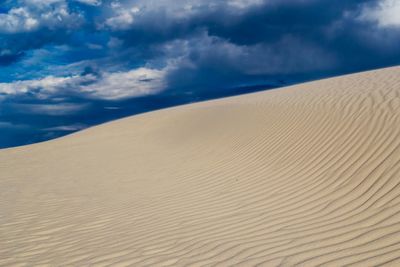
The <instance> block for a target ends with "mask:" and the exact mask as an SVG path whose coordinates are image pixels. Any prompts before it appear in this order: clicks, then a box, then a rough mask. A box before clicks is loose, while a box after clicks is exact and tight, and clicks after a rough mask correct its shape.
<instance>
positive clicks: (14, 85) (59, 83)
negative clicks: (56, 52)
mask: <svg viewBox="0 0 400 267" xmlns="http://www.w3.org/2000/svg"><path fill="white" fill-rule="evenodd" d="M165 76H166V69H163V70H157V69H150V68H138V69H134V70H131V71H127V72H115V73H107V72H106V73H102V75H101V76H99V77H98V76H95V75H93V74H87V75H84V76H80V75H74V76H67V77H54V76H47V77H45V78H42V79H37V80H24V81H15V82H11V83H0V95H3V97H6V96H12V95H21V94H28V93H31V94H33V95H34V96H35V97H36V98H39V99H46V98H49V97H52V96H56V95H59V94H60V93H61V94H62V93H72V94H75V93H77V94H83V95H85V96H87V97H92V98H99V99H110V100H111V99H122V98H128V97H136V96H142V95H148V94H153V93H156V92H159V91H161V90H163V89H165V88H166V79H165Z"/></svg>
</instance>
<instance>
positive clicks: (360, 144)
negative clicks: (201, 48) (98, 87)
mask: <svg viewBox="0 0 400 267" xmlns="http://www.w3.org/2000/svg"><path fill="white" fill-rule="evenodd" d="M399 161H400V67H392V68H387V69H381V70H377V71H369V72H363V73H359V74H353V75H347V76H342V77H336V78H331V79H326V80H321V81H315V82H310V83H305V84H301V85H296V86H291V87H287V88H283V89H278V90H271V91H266V92H261V93H255V94H249V95H243V96H238V97H231V98H226V99H220V100H214V101H208V102H203V103H197V104H191V105H186V106H181V107H176V108H171V109H166V110H162V111H156V112H151V113H146V114H142V115H139V116H134V117H130V118H126V119H123V120H119V121H115V122H112V123H108V124H105V125H101V126H97V127H94V128H91V129H88V130H85V131H82V132H79V133H77V134H73V135H70V136H67V137H65V138H61V139H57V140H53V141H49V142H45V143H40V144H35V145H31V146H26V147H19V148H13V149H5V150H0V265H1V266H38V265H40V266H46V265H47V266H317V265H323V266H346V265H351V266H376V265H387V266H390V265H391V266H399V265H400V162H399Z"/></svg>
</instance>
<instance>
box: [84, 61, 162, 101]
mask: <svg viewBox="0 0 400 267" xmlns="http://www.w3.org/2000/svg"><path fill="white" fill-rule="evenodd" d="M165 75H166V70H156V69H149V68H139V69H135V70H131V71H128V72H116V73H106V74H104V75H103V76H102V78H101V79H100V80H99V81H97V82H96V83H93V84H90V85H88V86H83V87H82V88H81V91H82V92H85V93H87V94H89V95H91V96H93V97H95V98H101V99H121V98H127V97H135V96H142V95H149V94H153V93H157V92H159V91H162V90H164V89H165V88H166V81H165Z"/></svg>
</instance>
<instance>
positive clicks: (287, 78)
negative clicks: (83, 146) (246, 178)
mask: <svg viewBox="0 0 400 267" xmlns="http://www.w3.org/2000/svg"><path fill="white" fill-rule="evenodd" d="M399 44H400V0H346V1H332V0H119V1H116V0H2V1H1V2H0V147H8V146H15V145H22V144H27V143H32V142H38V141H42V140H46V139H50V138H54V137H57V136H61V135H64V134H67V133H71V132H73V131H76V130H80V129H83V128H86V127H88V126H90V125H93V124H97V123H101V122H104V121H107V120H111V119H115V118H119V117H123V116H128V115H131V114H136V113H139V112H144V111H148V110H153V109H157V108H162V107H167V106H171V105H177V104H183V103H188V102H194V101H198V100H203V99H208V98H212V97H221V96H226V95H232V94H237V93H245V92H248V91H254V90H259V89H261V88H270V87H278V86H282V85H285V84H292V83H297V82H302V81H306V80H311V79H319V78H323V77H329V76H334V75H340V74H345V73H351V72H357V71H362V70H368V69H374V68H380V67H386V66H392V65H396V64H400V49H399Z"/></svg>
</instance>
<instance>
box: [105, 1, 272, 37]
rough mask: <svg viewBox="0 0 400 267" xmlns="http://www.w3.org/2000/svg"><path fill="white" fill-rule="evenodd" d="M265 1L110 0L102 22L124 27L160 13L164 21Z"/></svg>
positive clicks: (242, 7) (123, 28) (146, 20)
mask: <svg viewBox="0 0 400 267" xmlns="http://www.w3.org/2000/svg"><path fill="white" fill-rule="evenodd" d="M263 3H265V0H227V1H213V0H203V1H195V0H174V1H170V0H157V1H148V0H137V1H134V2H132V1H128V2H125V3H123V4H122V3H120V2H117V1H114V2H111V4H110V8H111V13H110V16H109V17H107V18H106V19H105V21H104V26H107V27H109V28H111V29H113V30H126V29H128V28H130V27H131V26H133V25H135V24H138V23H140V22H151V21H153V16H154V15H156V14H159V15H160V16H164V17H165V19H167V20H166V21H169V22H171V21H174V20H182V19H188V18H191V17H195V16H197V15H202V14H206V13H211V12H213V11H216V10H223V11H224V12H238V11H239V12H242V11H245V10H247V9H249V8H253V7H255V6H257V5H261V4H263Z"/></svg>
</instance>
